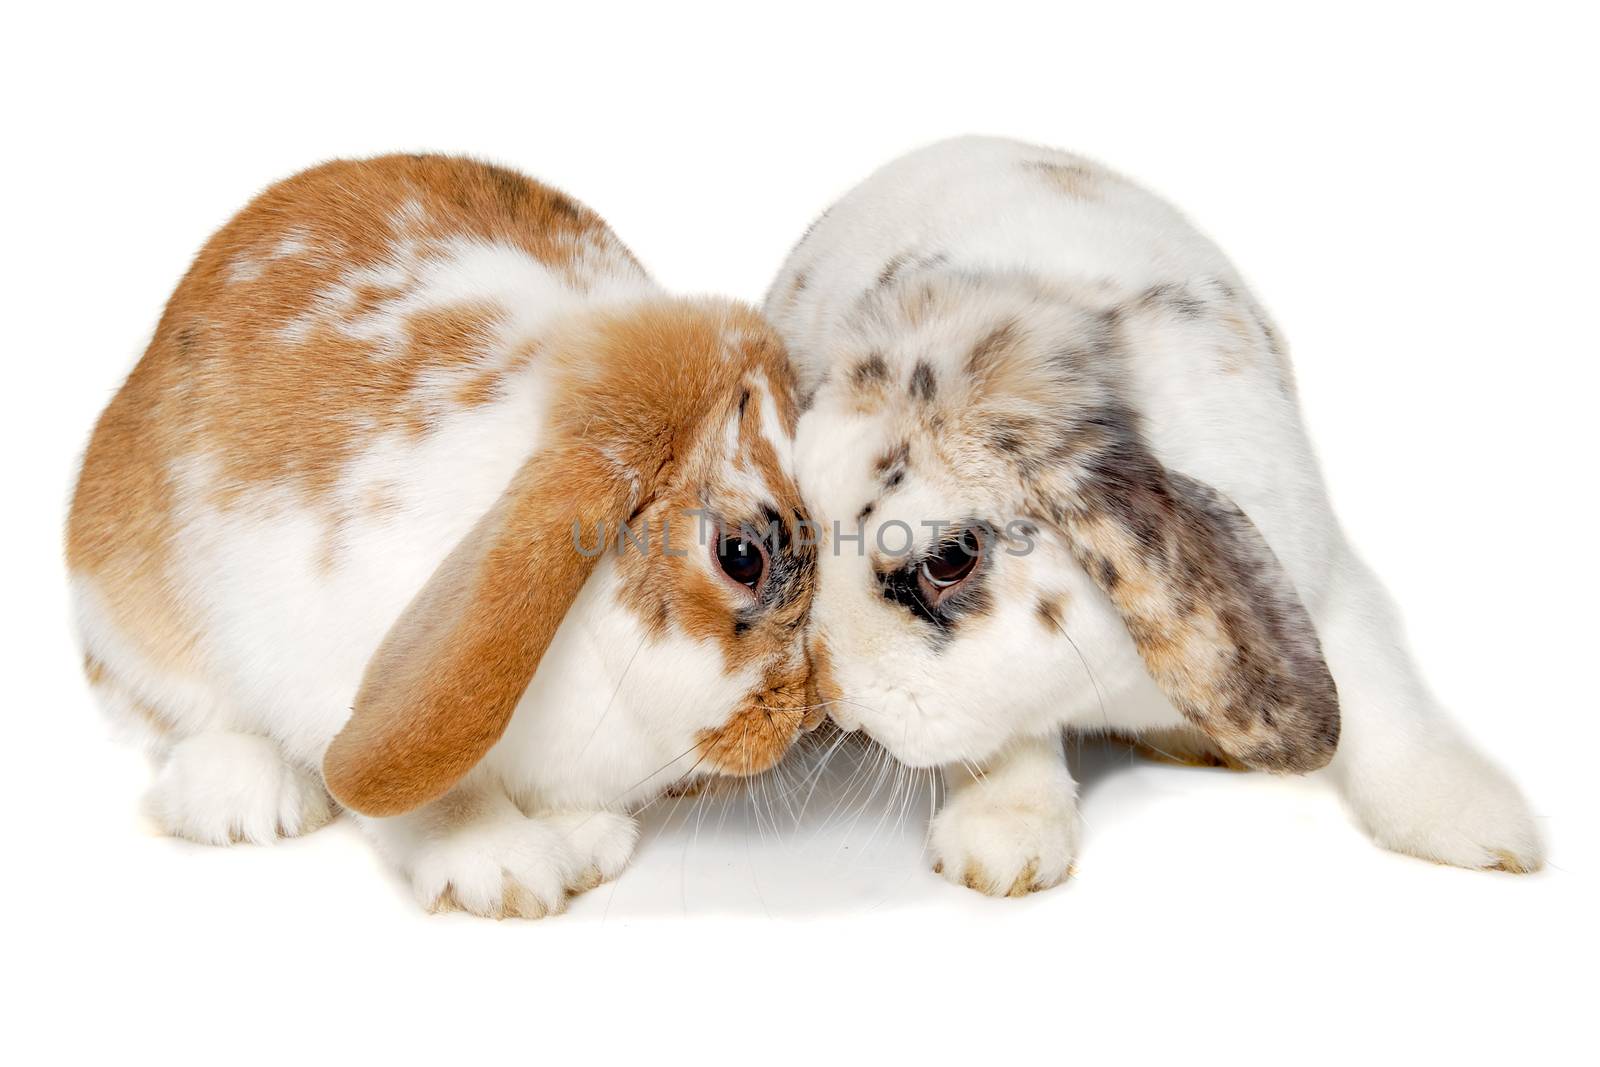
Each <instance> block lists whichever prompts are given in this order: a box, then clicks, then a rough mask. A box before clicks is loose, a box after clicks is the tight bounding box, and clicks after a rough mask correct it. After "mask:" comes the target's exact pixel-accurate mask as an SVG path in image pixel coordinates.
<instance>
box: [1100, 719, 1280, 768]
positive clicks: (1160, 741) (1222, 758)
mask: <svg viewBox="0 0 1600 1067" xmlns="http://www.w3.org/2000/svg"><path fill="white" fill-rule="evenodd" d="M1111 736H1112V738H1113V739H1114V740H1117V741H1121V742H1123V743H1125V744H1127V745H1128V747H1129V748H1131V749H1133V751H1135V752H1137V753H1138V754H1139V755H1140V756H1142V757H1144V758H1145V759H1147V760H1150V761H1152V762H1154V763H1169V764H1172V765H1174V766H1179V767H1222V768H1225V769H1227V770H1230V771H1248V770H1249V769H1250V768H1249V767H1248V766H1246V765H1245V764H1243V763H1240V762H1239V761H1238V760H1236V759H1234V758H1233V757H1232V756H1230V755H1228V754H1227V753H1226V752H1224V751H1223V750H1222V749H1221V748H1219V747H1218V746H1217V745H1216V744H1214V743H1213V742H1212V741H1211V740H1210V738H1208V737H1206V735H1205V734H1203V733H1201V732H1200V731H1199V730H1194V729H1186V728H1183V727H1174V728H1172V729H1168V730H1145V731H1143V732H1141V733H1139V734H1137V735H1132V736H1128V737H1124V736H1122V735H1121V734H1113V735H1111Z"/></svg>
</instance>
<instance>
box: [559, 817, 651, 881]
mask: <svg viewBox="0 0 1600 1067" xmlns="http://www.w3.org/2000/svg"><path fill="white" fill-rule="evenodd" d="M543 821H545V822H547V823H549V825H550V826H552V827H553V828H554V829H555V830H557V831H558V832H559V833H560V834H561V835H562V836H563V837H564V838H565V840H566V843H567V846H568V847H569V848H570V849H571V850H572V854H573V857H574V865H575V870H576V874H575V875H574V877H573V880H572V881H570V882H569V883H568V884H567V889H568V891H569V892H572V893H586V892H588V891H589V890H591V889H593V888H594V887H595V886H597V885H600V884H601V883H602V882H609V881H611V879H613V878H615V877H616V876H617V875H619V874H621V873H622V869H623V868H624V867H626V866H627V865H628V860H629V859H631V858H632V856H633V846H634V844H635V843H636V842H637V841H638V840H639V824H638V822H637V821H635V820H634V819H633V818H632V817H630V816H627V815H618V814H617V813H616V812H612V811H583V812H573V813H569V814H563V815H547V816H544V817H543Z"/></svg>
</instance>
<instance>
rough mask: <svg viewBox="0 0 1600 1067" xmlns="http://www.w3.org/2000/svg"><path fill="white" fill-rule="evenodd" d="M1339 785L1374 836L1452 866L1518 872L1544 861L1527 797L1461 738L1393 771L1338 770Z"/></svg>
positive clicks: (1390, 845) (1388, 844)
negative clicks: (1342, 784)
mask: <svg viewBox="0 0 1600 1067" xmlns="http://www.w3.org/2000/svg"><path fill="white" fill-rule="evenodd" d="M1345 792H1346V796H1347V797H1348V799H1349V801H1350V805H1351V807H1352V808H1354V809H1355V813H1356V816H1357V818H1359V819H1360V820H1361V822H1362V824H1363V825H1365V827H1366V828H1367V832H1368V833H1370V834H1371V835H1372V838H1373V840H1374V841H1376V842H1377V843H1378V844H1380V845H1382V846H1383V847H1384V848H1387V849H1391V850H1393V851H1395V852H1404V853H1408V854H1409V855H1413V856H1420V857H1422V858H1423V859H1428V860H1433V861H1435V862H1437V863H1445V864H1449V865H1450V866H1452V867H1470V868H1476V869H1479V870H1499V871H1510V872H1513V873H1516V874H1524V873H1527V872H1529V871H1536V870H1538V869H1539V868H1540V867H1542V866H1543V865H1544V846H1543V844H1542V843H1541V841H1540V839H1539V830H1538V827H1537V826H1535V824H1534V821H1533V815H1532V813H1530V812H1529V811H1528V804H1527V801H1525V800H1524V799H1523V797H1522V793H1521V792H1520V791H1519V790H1518V789H1517V787H1516V785H1514V784H1513V783H1512V781H1511V779H1510V778H1508V777H1507V776H1506V775H1505V774H1504V773H1503V772H1502V771H1501V770H1500V769H1499V768H1498V767H1496V766H1494V765H1493V764H1492V763H1490V762H1489V761H1488V760H1487V759H1485V758H1484V757H1483V756H1482V755H1480V754H1479V753H1478V752H1477V751H1475V750H1474V749H1472V748H1470V747H1469V746H1467V745H1465V744H1461V743H1456V744H1448V745H1441V746H1439V747H1437V748H1434V749H1432V750H1430V751H1428V752H1426V753H1424V754H1422V755H1421V756H1420V757H1418V758H1413V759H1411V760H1408V761H1406V762H1405V764H1404V765H1403V766H1397V768H1396V770H1395V773H1390V774H1378V773H1373V772H1370V771H1369V772H1367V773H1365V774H1360V773H1356V772H1353V771H1347V772H1346V779H1345Z"/></svg>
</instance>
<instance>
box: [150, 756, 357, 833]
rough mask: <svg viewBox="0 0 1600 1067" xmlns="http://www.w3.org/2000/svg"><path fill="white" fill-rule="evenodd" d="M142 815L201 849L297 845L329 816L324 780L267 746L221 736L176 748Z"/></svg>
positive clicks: (159, 775) (154, 786)
mask: <svg viewBox="0 0 1600 1067" xmlns="http://www.w3.org/2000/svg"><path fill="white" fill-rule="evenodd" d="M145 810H146V811H147V812H148V813H149V815H150V817H151V818H153V819H154V820H155V821H156V822H157V823H159V824H160V825H161V828H162V829H163V830H165V831H166V832H167V833H169V834H172V835H173V836H175V837H184V838H188V839H189V840H190V841H198V842H200V843H201V844H204V845H228V844H234V843H236V842H241V841H247V842H250V843H253V844H267V843H269V842H271V841H274V840H276V839H277V838H279V837H295V836H297V835H299V834H305V833H310V832H311V831H312V830H315V829H316V828H317V827H319V826H321V825H323V824H324V823H326V822H327V821H328V820H329V819H331V818H332V817H333V812H334V808H333V802H332V800H330V799H329V797H328V794H327V792H326V791H325V790H324V789H323V788H322V782H321V780H320V779H318V778H317V776H316V775H314V774H312V773H311V772H310V771H307V770H305V769H303V768H300V767H296V766H294V765H293V764H291V763H289V762H288V761H287V760H285V759H284V758H283V753H282V752H281V751H280V750H279V748H278V746H277V745H276V744H274V743H273V742H272V741H269V740H268V739H267V738H265V737H257V736H255V735H254V734H240V733H223V732H217V733H204V734H196V735H195V736H193V737H186V738H184V739H183V740H181V741H179V742H178V743H177V744H175V745H174V746H173V747H172V750H171V752H170V753H168V756H167V761H166V763H165V764H164V765H163V766H162V768H161V771H160V772H159V773H158V774H157V776H156V780H155V784H154V785H152V786H151V787H150V791H149V793H148V794H146V796H145Z"/></svg>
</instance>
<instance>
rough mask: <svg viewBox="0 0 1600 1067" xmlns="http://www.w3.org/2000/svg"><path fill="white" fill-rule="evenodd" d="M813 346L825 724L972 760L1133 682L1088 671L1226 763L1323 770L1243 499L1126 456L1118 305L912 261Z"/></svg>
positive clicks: (1327, 748) (811, 471)
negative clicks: (1155, 706)
mask: <svg viewBox="0 0 1600 1067" xmlns="http://www.w3.org/2000/svg"><path fill="white" fill-rule="evenodd" d="M832 336H833V341H832V342H831V343H833V344H836V345H838V346H839V350H837V351H829V352H826V353H820V354H819V353H809V355H810V356H812V357H816V356H818V355H820V356H821V357H822V361H823V363H824V364H825V365H827V366H828V367H829V368H830V370H829V372H828V373H827V374H825V375H824V376H823V377H822V378H821V381H820V384H819V385H818V387H817V388H816V391H815V393H814V394H813V395H812V396H811V397H810V398H809V399H810V407H809V410H808V411H807V413H806V414H805V415H804V416H803V417H802V419H801V425H800V430H799V434H798V441H797V457H798V467H799V472H800V479H801V484H802V486H803V487H804V489H805V491H806V493H807V494H808V499H809V502H810V504H811V507H812V510H813V512H814V513H815V515H816V518H817V519H818V521H819V522H820V523H821V524H822V525H823V527H824V528H825V529H826V530H827V532H828V535H829V543H828V544H826V545H825V546H824V551H823V553H822V557H821V560H820V569H821V574H822V580H821V583H820V587H819V590H818V597H817V602H816V606H815V628H816V632H817V640H818V642H819V643H820V644H823V645H825V646H826V647H827V649H828V650H829V652H830V653H831V655H830V661H831V668H832V674H833V682H834V685H836V686H837V693H836V694H829V695H833V696H836V697H837V703H835V704H834V706H833V709H834V710H833V711H832V714H833V715H834V716H835V717H836V718H837V719H838V720H839V721H840V723H841V725H843V726H845V727H847V728H854V727H860V728H862V729H864V730H865V731H866V732H867V733H869V734H870V735H871V736H872V737H873V738H874V739H875V740H877V741H878V742H880V743H881V744H883V745H884V746H885V747H887V748H888V749H889V750H890V751H891V752H893V753H894V755H896V756H897V757H898V758H900V759H901V760H902V761H904V762H906V763H909V764H912V765H917V766H925V765H932V764H941V763H953V762H958V761H960V760H963V759H967V760H981V759H983V758H985V757H986V756H988V755H989V754H991V753H992V752H993V751H995V750H996V749H997V748H998V747H999V746H1000V745H1002V744H1003V743H1004V742H1006V741H1007V740H1009V739H1011V738H1015V737H1018V736H1023V735H1028V734H1035V735H1039V734H1044V733H1047V732H1049V731H1052V730H1054V729H1056V728H1057V727H1058V726H1059V724H1060V723H1061V722H1063V721H1067V720H1070V719H1073V718H1076V719H1078V720H1079V721H1085V722H1093V721H1094V712H1093V709H1094V708H1095V707H1096V704H1097V702H1100V701H1102V700H1103V695H1102V689H1109V688H1117V689H1121V688H1122V687H1123V686H1124V684H1125V683H1126V681H1127V680H1126V679H1123V678H1117V677H1107V676H1105V675H1104V674H1103V673H1097V674H1093V675H1091V674H1090V672H1089V667H1088V664H1089V663H1090V662H1095V663H1097V664H1111V665H1112V666H1111V667H1109V668H1107V669H1109V670H1116V669H1119V668H1117V667H1116V666H1115V665H1116V664H1130V665H1131V668H1130V669H1131V670H1133V671H1137V669H1138V666H1139V665H1140V664H1141V662H1142V666H1143V668H1144V670H1145V671H1147V672H1148V675H1149V677H1150V678H1152V679H1154V681H1155V682H1156V684H1157V685H1158V686H1159V687H1160V689H1161V690H1162V692H1163V693H1164V695H1165V696H1166V697H1167V698H1168V699H1170V700H1171V701H1172V703H1173V704H1174V705H1175V706H1176V707H1177V708H1178V709H1179V710H1180V711H1182V712H1184V714H1186V715H1187V716H1189V717H1190V718H1191V719H1192V720H1194V721H1195V722H1196V723H1197V725H1200V726H1201V727H1202V728H1203V729H1205V730H1206V731H1207V732H1208V733H1210V734H1211V735H1212V736H1213V738H1215V739H1217V740H1218V742H1219V744H1221V745H1222V746H1223V747H1224V748H1225V749H1226V750H1228V751H1230V752H1232V753H1234V754H1236V755H1238V756H1239V758H1240V759H1241V760H1243V761H1244V762H1247V763H1251V764H1253V765H1256V766H1263V767H1270V768H1275V769H1305V768H1306V767H1309V766H1317V765H1321V763H1325V762H1326V760H1327V758H1328V757H1329V756H1330V755H1331V753H1332V751H1333V745H1334V742H1335V739H1336V737H1337V706H1336V703H1335V700H1334V696H1333V691H1332V684H1331V680H1330V679H1329V678H1328V675H1327V671H1326V668H1325V666H1324V665H1323V663H1322V660H1321V657H1320V653H1319V651H1318V647H1317V642H1316V637H1315V634H1314V632H1313V631H1312V630H1311V626H1310V623H1309V620H1308V619H1307V618H1306V616H1305V613H1304V610H1303V609H1302V608H1301V607H1300V605H1299V603H1298V601H1297V600H1295V598H1294V594H1293V591H1292V589H1290V588H1289V587H1288V585H1287V582H1286V580H1285V579H1284V577H1283V575H1282V574H1281V572H1280V571H1279V569H1278V568H1277V565H1276V562H1275V560H1273V559H1272V556H1271V553H1270V551H1269V550H1268V549H1267V548H1266V545H1265V543H1264V542H1262V541H1261V539H1260V536H1259V535H1258V534H1256V533H1255V531H1254V528H1253V527H1251V526H1250V524H1249V521H1248V520H1247V519H1245V518H1244V516H1243V515H1242V514H1241V513H1240V512H1239V511H1238V509H1237V508H1234V507H1233V506H1232V504H1231V503H1229V502H1228V501H1226V500H1225V499H1224V498H1222V497H1221V496H1220V494H1217V493H1216V492H1215V491H1213V490H1211V489H1210V488H1209V487H1208V486H1205V485H1204V484H1202V483H1199V482H1197V481H1194V480H1193V479H1189V478H1186V477H1184V476H1183V475H1181V474H1178V473H1176V472H1171V471H1168V470H1166V469H1165V468H1164V467H1162V465H1161V464H1160V463H1159V462H1158V461H1157V460H1156V459H1155V458H1154V457H1153V456H1152V455H1151V454H1150V452H1149V451H1148V449H1147V448H1146V446H1145V445H1144V443H1143V437H1142V434H1141V432H1140V427H1139V420H1138V416H1137V415H1136V413H1135V412H1133V411H1132V410H1131V409H1130V408H1129V407H1128V406H1127V404H1126V403H1125V402H1124V401H1123V399H1122V397H1123V394H1124V390H1123V389H1122V388H1121V383H1120V381H1119V374H1120V370H1119V368H1120V365H1121V357H1120V354H1119V353H1120V352H1121V348H1122V346H1123V345H1124V343H1125V342H1124V338H1123V331H1122V329H1121V326H1120V323H1119V315H1118V312H1117V311H1116V309H1115V308H1111V309H1103V308H1100V307H1096V306H1091V305H1089V304H1086V303H1080V302H1078V301H1076V300H1075V299H1073V297H1072V296H1071V294H1068V293H1065V292H1056V291H1052V290H1049V289H1047V288H1045V287H1042V286H1041V285H1040V284H1038V283H1037V282H1034V281H1032V280H1031V279H1027V278H1023V277H1020V276H1018V277H1010V276H1006V275H990V276H974V275H966V274H959V273H954V272H948V271H932V272H922V273H920V274H912V275H908V276H905V277H903V278H900V279H890V280H889V281H888V283H887V284H884V285H881V286H879V287H877V288H876V289H875V290H873V291H872V292H870V293H869V294H867V296H866V297H864V298H863V300H862V301H861V302H860V304H859V305H858V306H857V307H856V309H855V310H854V311H853V312H852V313H851V315H850V317H849V319H848V321H847V323H846V325H845V327H844V328H843V329H841V330H840V331H838V332H837V333H835V334H833V335H832ZM846 348H848V349H849V350H848V351H846V350H845V349H846ZM1130 642H1131V645H1132V646H1133V648H1134V649H1136V650H1137V653H1138V656H1137V657H1135V656H1131V655H1126V654H1123V653H1124V652H1125V651H1126V650H1128V648H1129V645H1130Z"/></svg>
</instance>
